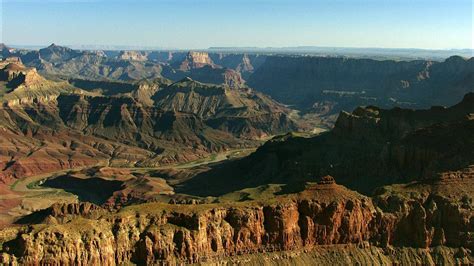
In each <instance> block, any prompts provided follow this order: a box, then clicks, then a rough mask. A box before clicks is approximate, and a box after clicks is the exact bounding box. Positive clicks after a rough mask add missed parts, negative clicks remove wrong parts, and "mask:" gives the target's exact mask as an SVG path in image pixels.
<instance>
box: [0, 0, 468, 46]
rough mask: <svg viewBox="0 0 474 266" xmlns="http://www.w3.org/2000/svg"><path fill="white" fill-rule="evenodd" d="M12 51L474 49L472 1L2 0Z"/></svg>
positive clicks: (4, 33) (2, 27)
mask: <svg viewBox="0 0 474 266" xmlns="http://www.w3.org/2000/svg"><path fill="white" fill-rule="evenodd" d="M0 1H2V5H1V12H0V13H1V16H2V17H1V21H2V23H1V25H0V30H1V42H4V43H6V44H11V45H40V46H41V45H49V44H50V43H56V44H60V45H127V46H142V47H160V48H177V49H204V48H208V47H216V46H218V47H294V46H322V47H326V46H330V47H379V48H424V49H453V48H454V49H462V48H473V38H474V36H473V24H474V19H473V13H474V7H473V1H472V0H0Z"/></svg>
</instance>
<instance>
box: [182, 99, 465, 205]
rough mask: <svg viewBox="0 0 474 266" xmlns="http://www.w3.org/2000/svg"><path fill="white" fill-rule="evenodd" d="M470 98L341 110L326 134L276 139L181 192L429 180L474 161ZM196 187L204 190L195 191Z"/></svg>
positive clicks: (364, 186) (366, 186)
mask: <svg viewBox="0 0 474 266" xmlns="http://www.w3.org/2000/svg"><path fill="white" fill-rule="evenodd" d="M473 99H474V98H472V94H467V95H466V96H465V98H464V100H463V101H462V102H461V103H459V104H457V105H455V106H453V107H450V108H432V109H428V110H408V109H400V108H395V109H391V110H384V109H380V108H376V107H366V108H358V109H356V110H355V111H354V112H353V113H351V114H349V113H344V112H343V113H341V115H340V116H339V119H338V120H337V122H336V126H335V128H334V129H333V130H331V131H330V132H326V133H323V134H321V135H319V136H316V137H312V138H304V137H298V136H293V135H290V134H289V135H287V136H282V137H277V138H274V139H272V140H271V141H268V142H267V143H265V145H263V146H261V147H260V148H259V149H258V150H257V151H256V152H255V153H253V154H251V155H250V156H248V157H246V158H243V159H242V160H237V161H234V162H229V163H226V164H225V165H223V166H222V167H215V168H212V169H211V171H208V172H205V173H202V174H200V175H198V176H196V177H195V178H193V179H191V180H189V181H187V182H186V183H184V184H183V186H182V187H180V188H179V191H180V192H183V193H197V194H198V195H200V196H204V195H222V194H226V193H229V192H231V191H235V190H240V189H243V188H246V187H255V186H259V185H263V184H266V183H275V184H280V183H283V184H288V183H294V182H301V181H310V180H311V179H312V178H313V176H315V175H316V176H319V175H327V174H329V175H331V176H334V178H336V180H337V181H338V182H339V183H341V184H343V185H345V186H347V187H349V188H350V189H355V190H357V191H360V192H363V193H368V194H370V193H372V191H373V190H374V189H375V188H377V187H379V186H382V185H387V184H393V183H397V182H398V183H404V182H410V181H413V180H421V179H430V178H433V177H435V176H436V175H437V173H439V172H444V171H449V170H458V169H462V168H465V167H467V166H468V165H470V164H472V163H473V162H474V154H473V150H474V148H473V147H474V146H473V145H474V142H473V137H472V136H473V135H472V133H473V132H474V120H473V119H472V118H471V116H470V114H471V113H472V112H473V111H474V110H473V108H474V104H473V103H474V102H473ZM199 183H208V184H209V186H206V187H205V188H202V189H201V190H200V191H197V192H194V188H195V187H196V186H198V184H199Z"/></svg>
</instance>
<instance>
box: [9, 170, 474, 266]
mask: <svg viewBox="0 0 474 266" xmlns="http://www.w3.org/2000/svg"><path fill="white" fill-rule="evenodd" d="M329 179H330V178H324V180H329ZM471 181H472V180H471ZM327 185H330V186H331V187H327V188H326V189H320V190H314V189H307V190H304V191H303V192H300V193H298V194H290V195H287V196H279V197H278V198H276V199H275V200H272V201H271V202H266V203H264V202H248V203H235V204H232V205H231V206H225V207H224V206H219V205H216V204H201V205H181V204H172V205H170V204H163V203H147V204H142V205H135V206H131V207H127V208H124V209H122V210H121V211H120V212H118V213H116V214H113V213H112V214H105V215H103V216H101V217H100V218H99V219H98V220H95V218H91V217H94V216H91V215H92V213H95V212H97V211H98V209H97V208H95V207H92V206H90V205H84V206H82V205H81V206H76V205H67V206H55V207H52V208H51V211H49V213H50V215H49V219H48V221H46V222H47V223H49V224H48V225H33V226H30V227H25V228H22V229H19V231H18V233H17V234H5V235H4V236H3V239H2V240H3V241H4V244H3V248H2V256H1V257H0V258H1V262H3V263H8V262H12V261H15V262H18V263H21V264H36V263H40V264H42V263H47V264H64V263H66V264H67V263H71V264H122V263H130V262H132V263H137V264H153V263H169V264H179V263H200V262H215V261H219V260H222V259H229V258H232V257H233V256H242V255H252V254H259V256H260V257H266V256H272V254H274V253H273V252H280V251H283V252H286V251H298V250H306V252H311V251H312V250H318V249H319V248H321V247H334V251H333V252H334V253H335V254H344V252H345V251H344V250H346V248H350V247H351V246H350V245H356V246H357V249H358V250H359V251H360V252H362V253H364V252H367V253H366V256H369V257H371V256H378V255H376V254H377V253H376V252H375V254H374V252H373V249H380V250H383V251H382V253H383V254H385V255H384V256H387V261H392V262H395V261H397V260H398V256H399V255H400V254H398V253H399V252H405V251H403V250H407V251H406V252H409V251H408V250H409V249H410V248H422V249H424V250H426V248H428V247H436V246H440V245H441V246H447V248H448V250H449V249H450V250H454V251H451V252H456V254H455V255H454V254H453V253H450V252H447V253H445V254H444V255H440V256H441V257H438V260H446V261H456V262H457V263H472V259H473V257H472V255H471V254H470V250H472V248H473V247H472V239H471V237H470V235H471V234H472V220H473V217H474V216H473V212H472V210H471V209H470V208H471V207H472V202H471V203H468V204H470V205H468V206H467V205H465V204H464V205H462V204H461V202H457V200H456V199H454V200H453V199H449V198H446V197H444V196H443V195H442V193H436V192H435V193H432V192H429V191H428V193H426V195H422V197H421V198H413V197H409V196H408V195H410V192H409V191H407V192H404V191H399V194H392V193H390V192H385V193H382V194H380V195H379V196H377V197H376V199H375V200H374V201H373V202H372V200H371V199H370V198H367V197H364V196H362V195H360V194H357V193H355V192H351V191H349V190H347V189H345V188H344V187H341V186H339V185H337V184H334V183H332V184H316V186H327ZM420 185H421V186H423V185H422V184H420ZM472 185H473V183H472V182H471V183H469V190H468V191H470V192H472V188H473V186H472ZM411 194H413V193H411ZM397 195H398V196H397ZM407 196H408V197H407ZM471 200H472V199H471ZM71 215H73V216H74V215H83V217H84V218H82V219H64V217H71ZM57 217H60V218H63V219H57ZM338 248H339V249H338ZM370 254H372V255H370ZM371 258H372V259H374V257H371ZM423 258H424V259H426V260H431V259H432V257H431V256H430V255H429V253H428V254H425V255H423Z"/></svg>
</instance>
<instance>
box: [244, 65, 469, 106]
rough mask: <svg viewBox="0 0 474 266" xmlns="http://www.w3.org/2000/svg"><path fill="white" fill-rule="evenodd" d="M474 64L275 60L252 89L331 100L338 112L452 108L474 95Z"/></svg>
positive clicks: (286, 97)
mask: <svg viewBox="0 0 474 266" xmlns="http://www.w3.org/2000/svg"><path fill="white" fill-rule="evenodd" d="M472 73H474V59H469V60H466V59H463V58H461V57H451V58H448V59H447V60H446V61H444V62H431V61H422V60H419V61H399V62H397V61H391V60H385V61H377V60H370V59H345V58H325V57H285V56H271V57H268V58H267V59H266V61H265V63H264V64H263V65H262V66H261V67H260V68H258V69H257V70H256V71H255V72H254V73H253V74H252V75H251V76H250V77H249V78H248V79H247V84H248V85H249V86H251V87H253V88H255V89H258V90H260V91H262V92H264V93H266V94H268V95H270V96H272V97H273V98H275V99H276V100H278V101H281V102H283V103H285V104H293V105H297V106H299V107H300V108H311V107H312V106H314V105H318V104H321V103H323V102H325V101H330V102H334V103H336V104H337V106H335V109H334V110H333V112H339V111H340V110H353V109H354V108H355V107H357V106H360V105H377V106H381V107H391V106H406V107H417V108H420V107H421V108H429V107H430V106H432V105H452V104H455V103H456V102H458V101H460V100H461V99H462V96H463V95H464V94H465V93H467V92H471V91H473V90H474V88H473V86H472V82H470V80H472Z"/></svg>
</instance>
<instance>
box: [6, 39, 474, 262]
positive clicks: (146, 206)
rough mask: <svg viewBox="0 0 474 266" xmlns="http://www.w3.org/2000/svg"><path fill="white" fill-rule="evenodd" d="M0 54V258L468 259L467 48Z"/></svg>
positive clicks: (472, 99) (473, 169)
mask: <svg viewBox="0 0 474 266" xmlns="http://www.w3.org/2000/svg"><path fill="white" fill-rule="evenodd" d="M0 49H1V51H0V54H1V56H2V57H3V59H2V61H0V101H1V102H2V108H1V109H0V145H1V147H2V149H1V150H0V169H1V171H0V264H6V265H43V264H47V265H59V264H65V265H69V264H74V265H91V264H92V265H95V264H105V265H116V264H120V265H123V264H139V265H145V264H161V265H178V264H179V265H181V264H251V265H252V264H255V265H262V264H265V265H266V264H268V265H271V264H284V265H287V264H338V265H339V264H377V265H379V264H380V265H393V264H397V265H398V264H401V265H407V264H423V265H439V264H447V265H456V264H458V265H466V264H467V265H469V264H472V263H473V262H474V256H473V254H472V251H473V249H474V238H473V236H474V216H473V214H474V212H473V209H474V205H473V196H474V138H473V136H474V80H473V77H474V64H473V62H474V60H473V59H472V58H470V59H468V58H462V57H459V56H452V57H449V58H444V59H443V60H439V61H434V60H428V59H426V60H421V59H420V60H410V61H400V60H393V59H385V60H376V59H365V58H349V57H324V56H308V55H304V54H300V55H293V54H287V55H285V54H277V53H255V52H253V53H241V52H236V51H233V52H228V51H227V52H226V51H219V52H216V51H212V50H209V51H105V50H104V51H81V50H75V49H70V48H67V47H63V46H58V45H55V44H52V45H51V46H49V47H46V48H42V49H39V50H27V49H16V48H9V47H7V46H5V45H1V46H0Z"/></svg>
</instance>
